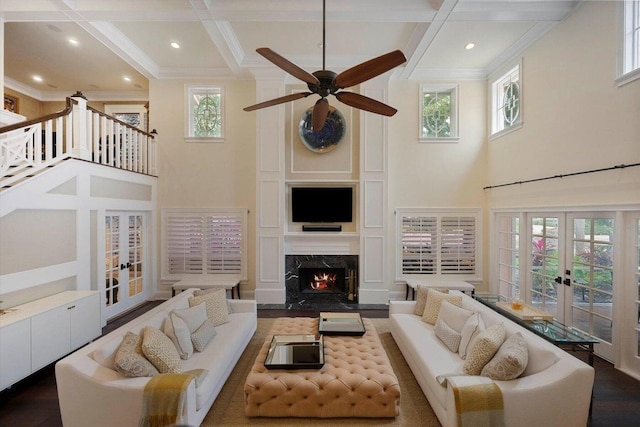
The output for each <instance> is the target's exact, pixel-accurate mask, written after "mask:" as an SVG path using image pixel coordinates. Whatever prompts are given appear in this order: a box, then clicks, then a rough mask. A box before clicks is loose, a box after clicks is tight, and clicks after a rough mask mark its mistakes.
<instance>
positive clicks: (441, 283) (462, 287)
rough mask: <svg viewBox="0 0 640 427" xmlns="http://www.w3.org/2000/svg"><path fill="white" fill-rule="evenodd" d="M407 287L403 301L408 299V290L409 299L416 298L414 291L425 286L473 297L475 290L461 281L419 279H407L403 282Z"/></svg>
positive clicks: (469, 284)
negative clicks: (467, 294) (450, 290)
mask: <svg viewBox="0 0 640 427" xmlns="http://www.w3.org/2000/svg"><path fill="white" fill-rule="evenodd" d="M405 284H406V286H407V293H406V295H405V296H404V299H405V300H406V299H409V290H411V299H415V298H416V289H417V288H418V285H419V286H426V287H427V288H438V289H453V290H456V291H461V292H464V293H469V294H470V295H474V294H475V291H476V288H475V287H474V286H473V285H472V284H471V283H469V282H463V281H462V280H425V279H423V280H420V279H407V280H406V282H405Z"/></svg>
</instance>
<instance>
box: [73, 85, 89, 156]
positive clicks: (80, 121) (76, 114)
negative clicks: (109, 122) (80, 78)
mask: <svg viewBox="0 0 640 427" xmlns="http://www.w3.org/2000/svg"><path fill="white" fill-rule="evenodd" d="M71 99H73V100H74V101H76V102H74V103H73V111H72V117H73V145H72V147H73V148H72V154H73V157H75V158H77V159H82V160H91V151H90V150H89V136H88V135H87V98H85V97H84V95H82V92H76V93H75V94H73V95H72V96H71Z"/></svg>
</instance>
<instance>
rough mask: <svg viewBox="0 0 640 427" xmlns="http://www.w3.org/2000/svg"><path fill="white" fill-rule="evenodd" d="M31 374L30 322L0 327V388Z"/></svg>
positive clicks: (27, 320) (24, 320)
mask: <svg viewBox="0 0 640 427" xmlns="http://www.w3.org/2000/svg"><path fill="white" fill-rule="evenodd" d="M29 374H31V322H30V321H29V319H23V320H20V321H18V322H15V323H12V324H10V325H7V326H5V327H2V328H0V390H4V389H5V388H6V387H8V386H10V385H11V384H13V383H15V382H16V381H19V380H21V379H22V378H24V377H26V376H28V375H29Z"/></svg>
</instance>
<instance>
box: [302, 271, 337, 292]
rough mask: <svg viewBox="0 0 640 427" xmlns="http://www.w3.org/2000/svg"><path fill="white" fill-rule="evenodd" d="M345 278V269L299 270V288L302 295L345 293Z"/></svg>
mask: <svg viewBox="0 0 640 427" xmlns="http://www.w3.org/2000/svg"><path fill="white" fill-rule="evenodd" d="M344 276H345V269H344V268H326V267H320V268H318V267H312V268H299V269H298V277H299V279H298V286H299V287H300V292H301V293H316V292H324V293H344V292H345V291H346V289H345V286H344V284H345V277H344Z"/></svg>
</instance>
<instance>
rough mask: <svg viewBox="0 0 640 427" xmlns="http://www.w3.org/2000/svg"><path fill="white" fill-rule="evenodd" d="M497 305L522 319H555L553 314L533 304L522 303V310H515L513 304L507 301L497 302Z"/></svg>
mask: <svg viewBox="0 0 640 427" xmlns="http://www.w3.org/2000/svg"><path fill="white" fill-rule="evenodd" d="M496 306H498V307H500V309H502V310H504V311H506V312H507V313H509V314H511V315H513V316H516V317H517V318H518V319H520V320H549V321H551V320H553V316H552V315H551V314H549V313H547V312H546V311H542V310H538V309H537V308H535V307H534V306H532V305H529V304H522V308H521V309H520V310H515V309H514V308H513V307H511V304H510V303H508V302H506V301H498V302H496Z"/></svg>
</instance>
